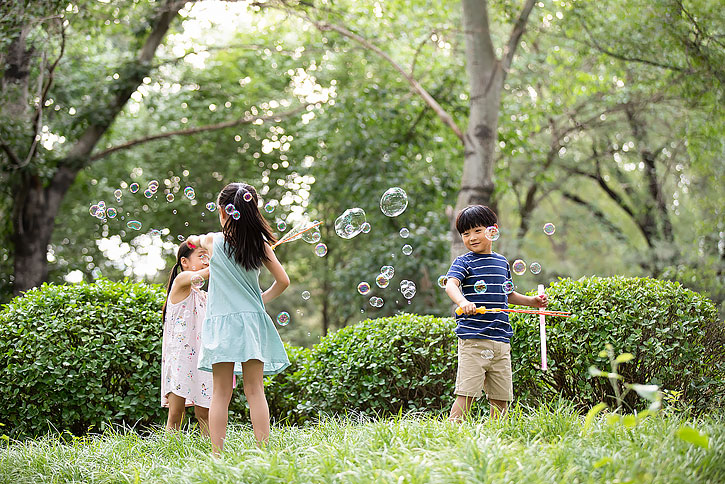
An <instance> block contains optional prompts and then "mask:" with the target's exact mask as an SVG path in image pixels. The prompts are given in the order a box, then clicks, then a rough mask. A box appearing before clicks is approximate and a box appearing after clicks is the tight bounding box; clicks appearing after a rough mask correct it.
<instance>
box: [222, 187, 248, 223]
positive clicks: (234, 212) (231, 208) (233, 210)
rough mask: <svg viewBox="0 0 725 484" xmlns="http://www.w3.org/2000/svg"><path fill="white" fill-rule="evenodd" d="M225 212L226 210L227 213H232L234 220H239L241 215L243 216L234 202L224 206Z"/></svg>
mask: <svg viewBox="0 0 725 484" xmlns="http://www.w3.org/2000/svg"><path fill="white" fill-rule="evenodd" d="M247 193H249V192H247ZM224 212H226V214H227V215H231V217H232V218H233V219H234V220H239V217H241V216H242V214H241V213H239V210H237V208H236V207H235V206H234V204H233V203H228V204H227V205H226V206H225V207H224Z"/></svg>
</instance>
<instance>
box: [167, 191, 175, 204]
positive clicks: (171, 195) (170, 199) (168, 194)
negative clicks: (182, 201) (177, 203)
mask: <svg viewBox="0 0 725 484" xmlns="http://www.w3.org/2000/svg"><path fill="white" fill-rule="evenodd" d="M166 201H167V202H173V201H174V194H173V193H167V194H166Z"/></svg>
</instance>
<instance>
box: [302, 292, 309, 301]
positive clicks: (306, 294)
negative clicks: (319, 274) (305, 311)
mask: <svg viewBox="0 0 725 484" xmlns="http://www.w3.org/2000/svg"><path fill="white" fill-rule="evenodd" d="M309 298H310V291H302V299H304V300H305V301H307V300H308V299H309Z"/></svg>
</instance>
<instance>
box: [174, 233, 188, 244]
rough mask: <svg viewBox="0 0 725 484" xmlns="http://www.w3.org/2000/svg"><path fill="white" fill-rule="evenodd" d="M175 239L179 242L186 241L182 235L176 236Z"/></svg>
mask: <svg viewBox="0 0 725 484" xmlns="http://www.w3.org/2000/svg"><path fill="white" fill-rule="evenodd" d="M176 239H177V240H178V241H179V242H183V241H184V240H186V237H184V236H183V235H181V234H179V235H177V236H176Z"/></svg>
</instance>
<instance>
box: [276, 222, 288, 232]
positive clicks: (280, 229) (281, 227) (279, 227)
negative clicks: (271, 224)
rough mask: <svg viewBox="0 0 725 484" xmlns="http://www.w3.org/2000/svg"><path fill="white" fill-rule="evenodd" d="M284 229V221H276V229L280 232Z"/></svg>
mask: <svg viewBox="0 0 725 484" xmlns="http://www.w3.org/2000/svg"><path fill="white" fill-rule="evenodd" d="M286 229H287V224H286V223H284V222H283V221H282V220H280V221H279V222H277V230H279V231H280V232H284V231H285V230H286Z"/></svg>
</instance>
